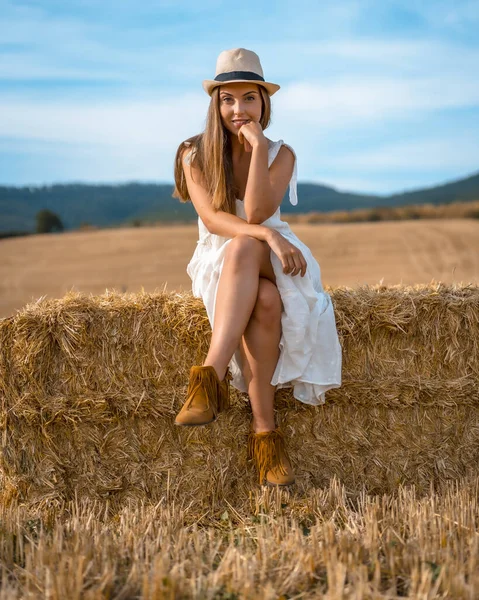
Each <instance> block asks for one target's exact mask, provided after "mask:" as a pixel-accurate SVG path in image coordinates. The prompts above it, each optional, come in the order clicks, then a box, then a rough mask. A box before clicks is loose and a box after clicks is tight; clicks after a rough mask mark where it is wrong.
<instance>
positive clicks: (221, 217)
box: [181, 152, 272, 242]
mask: <svg viewBox="0 0 479 600" xmlns="http://www.w3.org/2000/svg"><path fill="white" fill-rule="evenodd" d="M186 155H187V152H184V153H183V156H182V161H181V162H182V164H183V170H184V173H185V179H186V185H187V186H188V192H189V194H190V198H191V201H192V203H193V206H194V207H195V209H196V212H197V213H198V215H199V216H200V218H201V220H202V221H203V223H204V224H205V226H206V228H207V229H208V231H209V232H210V233H214V234H216V235H220V236H223V237H227V238H232V237H234V236H235V235H239V234H241V233H243V234H246V235H250V236H251V237H254V238H257V239H258V240H261V241H263V242H268V240H269V239H270V237H271V234H272V230H271V229H269V228H268V227H265V226H263V225H259V224H252V223H247V222H246V221H245V220H244V219H242V218H241V217H237V216H236V215H232V214H230V213H227V212H225V211H223V210H218V211H215V210H214V209H213V207H212V205H211V199H210V197H209V195H208V192H207V190H206V188H205V187H204V186H203V185H201V181H202V176H201V171H200V170H199V169H197V168H196V167H193V166H192V165H191V164H189V162H188V160H185V156H186ZM193 179H194V181H193Z"/></svg>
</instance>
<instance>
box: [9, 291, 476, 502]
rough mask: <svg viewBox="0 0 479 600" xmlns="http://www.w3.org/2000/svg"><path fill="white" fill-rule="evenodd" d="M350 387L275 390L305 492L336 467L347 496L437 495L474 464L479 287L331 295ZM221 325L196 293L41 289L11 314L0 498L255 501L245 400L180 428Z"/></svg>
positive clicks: (233, 398) (240, 397)
mask: <svg viewBox="0 0 479 600" xmlns="http://www.w3.org/2000/svg"><path fill="white" fill-rule="evenodd" d="M327 291H328V292H329V293H330V294H331V297H332V300H333V303H334V308H335V314H336V320H337V326H338V332H339V336H340V342H341V345H342V348H343V385H342V387H341V388H339V389H335V390H331V391H330V392H328V393H327V396H326V398H327V401H326V404H325V405H323V406H320V407H310V406H306V405H302V404H301V403H299V402H298V401H296V400H295V399H294V398H293V397H292V394H291V390H280V391H279V392H278V393H277V401H276V406H277V419H278V422H279V423H280V424H281V428H282V430H283V432H284V433H285V436H286V439H287V445H288V450H289V454H290V456H291V458H292V460H293V461H294V464H295V471H296V477H297V483H296V484H295V485H296V486H297V489H298V490H299V491H300V493H306V492H307V491H308V490H310V489H312V488H317V487H321V486H324V485H327V483H328V481H329V480H330V479H331V478H332V477H335V476H336V477H338V478H339V479H340V480H341V481H342V482H343V484H344V485H345V486H346V487H347V488H348V489H352V490H359V489H361V488H362V486H365V488H366V490H367V491H368V492H371V493H385V492H389V491H393V490H395V489H396V488H397V486H398V485H399V484H400V483H402V484H410V483H414V484H415V485H416V488H417V491H418V492H419V493H420V492H422V491H425V490H428V489H429V486H430V484H431V483H432V484H433V485H436V484H439V483H441V482H444V481H446V480H448V479H456V478H458V477H461V476H464V475H466V474H468V473H469V472H474V471H475V470H477V464H478V459H479V386H478V381H479V288H478V287H477V286H474V285H472V284H471V285H461V286H460V285H456V286H449V285H443V284H430V285H423V286H415V287H405V286H404V287H403V286H392V287H386V286H382V285H378V286H361V287H358V288H354V289H351V288H335V289H327ZM210 335H211V331H210V326H209V322H208V319H207V315H206V312H205V310H204V307H203V304H202V302H201V300H199V299H197V298H194V297H193V296H192V295H191V294H190V293H181V294H180V293H168V292H160V293H155V294H149V293H145V292H141V293H138V294H121V293H118V292H116V291H108V292H107V293H105V294H104V295H101V296H86V295H83V294H80V293H77V292H70V293H69V294H67V295H66V296H65V297H63V298H61V299H55V300H52V299H41V300H39V301H38V302H36V303H32V304H29V305H27V306H26V307H25V308H23V309H22V310H21V311H19V312H18V313H17V314H16V315H15V316H14V317H11V318H8V319H3V320H1V321H0V398H1V412H0V429H1V433H2V455H1V459H0V473H1V477H2V482H3V489H2V494H3V500H4V501H5V502H6V503H8V502H13V501H21V502H25V503H29V504H35V505H42V506H45V505H52V504H53V505H55V504H56V503H60V502H63V501H65V500H68V499H72V498H75V497H77V498H81V497H86V498H95V499H103V500H104V499H108V500H109V501H110V502H113V503H115V504H116V505H118V506H120V505H123V504H124V503H125V502H126V501H128V500H129V499H138V498H145V499H151V500H153V501H154V500H155V499H158V498H160V497H161V496H162V495H163V494H164V493H165V490H166V489H168V488H171V486H174V487H175V489H176V490H177V491H178V493H180V494H182V497H183V498H184V499H185V500H186V499H188V498H189V499H190V501H191V503H192V505H194V506H195V507H197V508H198V510H201V508H202V507H209V508H211V507H214V506H215V505H216V504H217V503H218V502H219V499H220V498H221V499H226V500H227V501H228V502H230V503H232V505H234V506H241V505H244V504H245V503H246V502H247V501H248V495H249V493H250V490H251V488H252V487H254V486H256V485H257V481H256V474H255V472H254V470H253V469H252V468H251V466H249V465H248V462H247V439H248V427H249V421H250V412H251V411H250V406H249V403H248V401H247V396H245V395H242V394H239V393H238V392H237V391H236V390H234V388H231V408H230V409H229V410H227V411H224V412H222V413H221V414H220V415H219V417H218V420H217V421H215V423H214V424H212V425H208V426H206V427H198V428H191V429H189V428H188V431H185V430H184V429H183V428H177V427H176V428H175V427H174V424H173V421H174V417H175V415H176V413H177V412H178V410H179V409H180V407H181V406H182V404H183V403H184V401H185V398H186V395H187V384H188V373H189V371H190V368H191V366H192V365H199V364H202V361H203V358H204V357H205V355H206V352H207V349H208V344H209V340H210Z"/></svg>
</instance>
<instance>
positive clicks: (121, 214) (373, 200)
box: [0, 172, 479, 233]
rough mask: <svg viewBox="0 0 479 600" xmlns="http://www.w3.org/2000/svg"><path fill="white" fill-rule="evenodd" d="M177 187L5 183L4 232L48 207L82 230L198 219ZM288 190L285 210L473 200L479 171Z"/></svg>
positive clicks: (0, 208) (0, 212)
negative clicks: (395, 185) (374, 191)
mask: <svg viewBox="0 0 479 600" xmlns="http://www.w3.org/2000/svg"><path fill="white" fill-rule="evenodd" d="M172 192H173V185H172V184H147V183H127V184H118V185H104V184H102V185H90V184H81V183H72V184H55V185H48V186H38V187H5V186H0V233H1V232H6V231H33V230H34V228H35V215H36V213H37V212H38V211H39V210H41V209H44V208H46V209H49V210H51V211H53V212H55V213H57V214H58V215H59V216H60V218H61V220H62V222H63V224H64V226H65V229H76V228H78V227H79V226H80V225H81V224H82V223H90V224H92V225H97V226H99V227H118V226H120V225H124V224H128V223H131V222H132V221H133V220H135V219H139V220H142V221H151V222H153V221H165V222H172V221H185V222H188V221H194V220H195V219H196V213H195V210H194V208H193V206H192V205H191V203H189V202H188V203H186V204H184V203H181V202H179V201H178V200H177V199H176V198H172V197H171V194H172ZM288 195H289V190H288V191H287V192H286V195H285V198H284V200H283V203H282V205H281V209H282V211H283V212H284V213H308V212H312V211H316V212H330V211H333V210H351V209H358V208H373V207H377V206H389V207H390V206H404V205H407V204H424V203H428V202H429V203H431V204H443V203H449V202H454V201H458V200H462V201H471V200H478V199H479V172H478V173H475V174H473V175H471V176H470V177H467V178H464V179H460V180H458V181H453V182H450V183H447V184H443V185H439V186H435V187H431V188H425V189H419V190H415V191H412V192H404V193H401V194H392V195H389V196H380V195H364V194H356V193H354V192H340V191H338V190H336V189H334V188H333V187H330V186H325V185H318V184H313V183H299V184H298V197H299V203H298V205H297V206H292V205H291V204H290V203H289V202H288V201H287V198H288Z"/></svg>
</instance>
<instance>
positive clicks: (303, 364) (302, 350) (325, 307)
mask: <svg viewBox="0 0 479 600" xmlns="http://www.w3.org/2000/svg"><path fill="white" fill-rule="evenodd" d="M283 143H284V142H283V140H278V141H277V142H273V141H271V140H269V142H268V145H269V150H268V168H269V167H270V166H271V164H272V162H273V161H274V159H275V158H276V155H277V154H278V152H279V149H280V148H281V144H283ZM285 145H286V146H287V147H288V148H290V150H291V151H292V152H293V154H294V156H295V160H294V170H293V175H292V177H291V181H290V184H289V200H290V202H291V204H293V205H296V204H297V203H298V200H297V187H296V186H297V164H296V163H297V159H296V153H295V152H294V150H293V149H292V148H291V146H289V145H288V144H285ZM236 212H237V216H238V217H241V218H243V219H245V220H246V214H245V210H244V205H243V201H242V200H240V199H239V198H237V199H236ZM262 225H263V226H266V227H270V228H271V229H276V230H277V231H279V232H280V233H281V234H282V235H283V236H284V237H285V238H286V239H287V240H288V241H290V242H291V243H292V244H294V245H295V246H296V247H297V248H299V249H300V250H301V252H302V253H303V256H304V258H305V260H306V262H307V269H306V274H305V276H304V277H301V275H299V274H298V275H295V276H292V275H290V274H285V273H283V267H282V265H281V261H280V260H279V258H278V257H277V256H276V254H275V253H274V252H273V251H272V250H271V263H272V266H273V270H274V274H275V276H276V286H277V288H278V290H279V293H280V295H281V299H282V302H283V307H284V310H283V313H282V316H281V326H282V333H281V341H280V343H279V347H280V356H279V359H278V363H277V365H276V369H275V371H274V374H273V378H272V379H271V385H274V386H276V389H279V388H283V387H293V395H294V397H295V398H296V399H297V400H299V401H301V402H304V403H305V404H313V405H319V404H324V402H325V393H326V391H327V390H330V389H332V388H338V387H340V386H341V363H342V356H341V345H340V342H339V339H338V334H337V330H336V320H335V316H334V310H333V305H332V302H331V298H330V296H329V294H327V293H326V292H325V291H324V289H323V286H322V283H321V270H320V267H319V264H318V263H317V261H316V259H315V258H314V257H313V255H312V254H311V251H310V250H309V248H308V247H307V246H306V245H305V244H303V242H301V240H299V238H298V237H297V236H296V235H295V234H294V233H293V232H292V231H291V229H290V227H289V225H288V223H286V222H284V221H282V220H281V215H280V209H279V207H278V208H277V210H276V212H275V213H274V214H273V215H272V216H271V217H270V218H269V219H267V220H266V221H264V222H263V223H262ZM198 230H199V240H198V242H197V246H196V249H195V252H194V254H193V256H192V258H191V260H190V262H189V264H188V266H187V268H186V270H187V273H188V275H189V276H190V278H191V281H192V292H193V295H194V296H195V297H197V298H201V299H202V300H203V302H204V305H205V308H206V312H207V315H208V319H209V321H210V324H211V327H213V323H214V314H215V302H216V291H217V287H218V282H219V279H220V275H221V271H222V268H223V262H224V257H225V251H226V248H227V246H228V243H229V242H230V241H231V238H226V237H221V236H219V235H215V234H212V233H210V232H209V231H208V229H207V228H206V226H205V225H204V223H203V221H202V220H201V218H200V217H198ZM319 231H320V230H319V229H318V232H319ZM241 364H242V361H241V354H240V350H239V348H238V349H237V350H236V352H235V354H234V355H233V358H232V359H231V362H230V364H229V367H230V371H231V374H232V376H233V379H232V381H231V384H232V385H233V386H234V387H235V388H236V389H238V390H240V391H241V392H247V386H246V382H245V380H244V377H243V374H242V370H241Z"/></svg>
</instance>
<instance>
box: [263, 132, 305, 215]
mask: <svg viewBox="0 0 479 600" xmlns="http://www.w3.org/2000/svg"><path fill="white" fill-rule="evenodd" d="M282 144H283V145H284V146H286V147H287V148H289V149H290V150H291V152H292V153H293V155H294V166H293V174H292V176H291V180H290V182H289V201H290V202H291V204H292V205H293V206H296V204H298V160H297V156H296V152H295V151H294V150H293V148H292V147H291V146H290V145H289V144H286V143H285V142H283V140H278V141H277V142H276V145H275V146H273V147H272V150H271V153H270V162H269V166H271V164H272V162H273V161H274V159H275V158H276V156H277V155H278V152H279V149H280V148H281V145H282Z"/></svg>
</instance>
